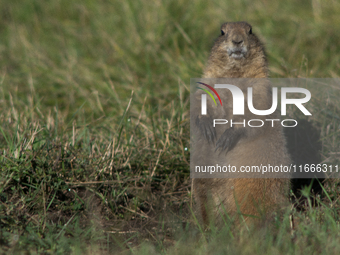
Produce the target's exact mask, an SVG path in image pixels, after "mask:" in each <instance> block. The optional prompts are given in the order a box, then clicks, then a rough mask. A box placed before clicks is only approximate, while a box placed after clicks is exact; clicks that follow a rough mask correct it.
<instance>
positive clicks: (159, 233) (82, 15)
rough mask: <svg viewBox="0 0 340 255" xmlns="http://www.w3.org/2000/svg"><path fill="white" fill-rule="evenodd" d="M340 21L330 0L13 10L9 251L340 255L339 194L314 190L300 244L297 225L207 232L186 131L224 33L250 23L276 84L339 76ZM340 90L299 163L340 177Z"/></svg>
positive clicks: (1, 5) (4, 220)
mask: <svg viewBox="0 0 340 255" xmlns="http://www.w3.org/2000/svg"><path fill="white" fill-rule="evenodd" d="M339 11H340V4H339V3H338V2H337V1H331V0H327V1H322V2H321V1H317V0H312V1H306V0H304V1H300V2H299V3H297V2H296V1H292V0H289V1H285V2H275V3H272V2H270V3H269V2H267V1H258V2H253V1H247V0H245V1H220V0H215V1H212V2H209V4H208V3H207V2H206V1H202V0H194V1H191V2H190V3H188V2H187V1H183V0H180V1H151V2H150V1H149V2H148V1H144V0H137V1H130V0H129V1H116V0H113V1H104V0H102V1H96V2H94V1H90V0H85V1H78V0H74V1H65V0H55V1H50V2H37V1H24V2H22V1H10V2H9V1H1V2H0V14H1V15H0V35H1V42H0V120H1V123H2V124H1V127H0V151H1V154H0V167H1V170H0V228H1V230H0V250H1V252H2V253H14V254H17V253H22V252H26V253H28V254H43V253H44V254H45V253H52V254H64V253H68V254H82V253H85V254H86V253H87V254H101V253H102V254H111V253H113V254H116V253H118V252H121V253H122V254H124V253H126V254H129V253H131V254H149V253H154V254H156V253H160V254H188V253H192V254H193V253H195V254H207V253H208V254H225V253H227V252H228V253H230V254H238V253H242V254H254V253H255V254H257V253H258V254H287V253H291V254H337V253H339V250H340V245H339V244H338V242H337V240H338V239H339V234H338V233H339V208H340V207H339V201H338V197H339V185H338V181H337V180H328V181H326V182H325V183H324V184H323V186H322V188H321V189H323V190H322V192H321V193H319V195H313V192H312V189H314V186H310V187H309V186H307V187H306V188H302V189H303V191H302V192H301V194H302V195H303V197H304V198H306V199H304V200H302V201H301V202H298V201H300V200H299V198H298V197H297V198H296V200H294V201H295V203H296V204H297V205H296V206H295V207H294V208H295V209H293V215H294V217H295V218H297V219H299V221H300V223H299V227H298V228H297V229H296V230H295V233H293V234H292V233H291V231H290V226H289V224H290V221H289V215H288V213H287V215H285V216H284V217H283V218H282V221H281V219H277V220H276V221H275V223H274V224H273V225H271V226H268V227H267V228H265V229H261V230H256V229H250V230H249V231H247V230H242V231H241V230H238V229H237V228H230V226H228V225H226V226H225V229H223V231H217V230H212V231H211V232H209V233H205V232H204V233H201V232H200V230H199V227H198V226H197V225H196V224H195V222H194V220H193V219H192V215H191V213H190V201H191V192H190V182H191V181H190V178H189V146H190V145H189V121H188V118H189V116H188V114H189V112H188V111H189V101H188V99H189V81H190V78H193V77H200V76H201V74H202V68H203V67H204V65H205V63H206V60H207V57H208V53H209V50H210V47H211V46H212V43H213V40H214V38H216V37H217V36H218V34H219V26H220V25H221V23H223V22H225V21H234V20H247V21H248V22H249V23H251V24H252V25H253V31H254V33H256V34H257V35H258V36H259V37H260V38H261V39H262V40H263V41H264V42H265V45H266V49H267V53H268V59H269V65H270V71H271V77H274V78H282V77H320V78H325V77H332V78H338V77H339V72H338V69H339V67H340V45H339V44H338V41H339V39H340V38H339V37H340V35H339V33H338V31H339V29H340V25H339V24H340V18H339V15H338V13H339ZM338 90H339V89H338V88H337V87H334V88H327V89H324V87H322V88H319V90H318V91H315V94H316V95H320V96H319V97H318V98H316V99H315V101H313V102H312V107H313V109H314V110H315V111H316V112H317V114H316V116H315V119H313V120H304V121H305V122H306V123H309V124H310V125H303V126H302V128H301V129H299V130H298V132H300V133H299V134H298V137H302V138H304V139H305V140H303V141H305V142H304V143H302V144H303V147H302V149H301V150H300V151H299V152H297V153H295V154H294V155H295V156H294V155H293V157H295V158H294V159H295V160H296V161H299V160H300V162H305V161H306V160H307V159H310V157H311V156H313V157H314V160H315V161H317V162H327V163H329V164H337V163H339V157H338V153H339V144H340V143H339V124H340V123H339V116H338V115H337V113H338V112H339V107H340V105H339V103H338V101H337V99H336V98H338V97H336V96H335V95H337V93H338ZM312 95H314V94H312ZM325 102H327V103H325ZM307 131H308V132H307ZM306 132H307V133H308V134H311V135H310V136H308V135H306ZM288 136H289V134H288ZM289 137H293V138H294V137H296V135H295V136H294V134H293V135H291V136H289ZM293 138H292V139H291V140H290V144H289V146H290V150H291V151H294V148H296V145H297V144H298V143H299V142H300V143H301V140H296V139H293ZM308 141H309V142H308ZM310 144H312V145H313V146H309V145H310ZM299 148H301V147H299ZM295 193H296V194H298V191H296V192H295ZM297 196H298V195H297ZM315 204H317V205H318V206H315ZM231 225H232V224H231ZM255 237H256V238H255ZM221 244H223V245H221Z"/></svg>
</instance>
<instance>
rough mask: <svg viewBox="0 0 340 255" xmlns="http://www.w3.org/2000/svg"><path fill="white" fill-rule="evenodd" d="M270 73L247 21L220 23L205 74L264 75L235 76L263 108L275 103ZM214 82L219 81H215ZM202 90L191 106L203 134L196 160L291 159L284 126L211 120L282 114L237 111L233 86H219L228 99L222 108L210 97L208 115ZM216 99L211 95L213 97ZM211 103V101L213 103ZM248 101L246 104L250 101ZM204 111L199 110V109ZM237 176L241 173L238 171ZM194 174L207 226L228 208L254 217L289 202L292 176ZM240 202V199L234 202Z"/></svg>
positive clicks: (253, 162) (197, 131) (254, 162)
mask: <svg viewBox="0 0 340 255" xmlns="http://www.w3.org/2000/svg"><path fill="white" fill-rule="evenodd" d="M267 77H268V67H267V60H266V56H265V52H264V48H263V45H262V43H261V42H260V41H259V39H258V38H257V36H256V35H255V34H253V33H252V27H251V25H249V24H248V23H246V22H228V23H225V24H223V25H222V26H221V35H220V36H219V37H218V38H217V40H216V41H215V44H214V46H213V48H212V50H211V53H210V56H209V59H208V63H207V66H206V68H205V70H204V75H203V78H242V79H243V78H262V79H243V80H244V81H242V82H239V80H237V81H235V82H236V83H237V86H238V87H239V88H240V89H241V90H242V92H243V93H244V98H245V99H246V98H247V87H252V91H253V92H252V93H253V105H254V107H255V108H256V109H258V110H267V109H269V108H270V107H271V106H272V87H271V85H270V83H269V81H268V80H267V79H266V78H267ZM210 85H211V86H213V85H214V84H210ZM202 93H204V92H202V91H201V90H198V91H196V93H195V95H194V97H195V98H197V99H198V100H197V105H194V106H192V107H191V113H190V114H191V117H190V118H191V122H192V125H193V128H192V133H193V134H194V135H197V136H199V137H200V139H198V140H197V141H196V143H195V144H194V145H193V146H194V147H193V149H192V151H191V153H192V155H191V160H193V162H198V163H200V162H204V163H205V164H206V165H209V164H212V165H214V164H216V163H218V164H220V165H232V166H236V167H237V169H239V168H240V167H241V166H260V165H268V164H270V165H272V166H280V165H283V166H288V165H290V164H291V160H290V157H289V154H288V151H287V148H286V141H285V137H284V135H283V131H282V127H281V125H274V127H273V126H272V123H271V122H268V121H265V124H264V125H263V126H262V127H260V128H252V127H249V126H243V125H234V126H233V127H231V126H230V125H229V124H226V125H217V126H218V127H217V126H216V128H211V123H212V119H218V118H219V119H221V118H224V119H231V118H232V119H233V120H234V121H235V122H236V121H239V122H240V121H241V120H240V119H238V118H242V119H245V120H246V121H248V120H249V119H280V116H279V114H278V113H277V112H276V111H275V112H274V113H272V114H270V115H268V116H258V115H254V114H252V113H251V112H250V111H249V110H248V108H247V107H245V113H244V116H241V117H238V116H237V117H235V116H233V115H232V106H233V105H232V100H231V98H232V97H231V93H230V91H229V90H227V89H224V90H219V95H220V96H221V99H222V101H223V106H221V107H220V108H218V107H215V108H214V107H213V103H212V102H210V103H209V100H208V107H207V108H208V111H207V115H206V116H201V114H200V113H201V112H200V110H197V108H199V109H201V108H200V107H201V105H200V102H201V101H200V99H201V94H202ZM211 101H212V100H211ZM209 104H211V105H209ZM245 105H246V104H245ZM198 113H199V114H198ZM236 177H237V176H236ZM274 177H276V178H243V177H242V178H194V179H193V182H192V183H193V184H192V192H193V195H194V200H195V211H196V213H197V216H198V217H199V218H200V219H201V220H202V221H203V223H204V224H206V225H208V224H209V222H210V220H211V219H213V220H217V221H219V219H221V215H225V212H227V213H229V214H231V215H236V214H235V213H236V212H238V213H239V214H242V215H243V219H245V220H246V221H248V220H249V218H251V216H255V217H256V216H263V215H265V216H269V214H271V213H272V212H274V211H276V210H277V209H278V208H285V206H286V205H288V204H289V199H288V194H289V186H290V179H289V178H277V175H276V176H274ZM235 201H236V202H235Z"/></svg>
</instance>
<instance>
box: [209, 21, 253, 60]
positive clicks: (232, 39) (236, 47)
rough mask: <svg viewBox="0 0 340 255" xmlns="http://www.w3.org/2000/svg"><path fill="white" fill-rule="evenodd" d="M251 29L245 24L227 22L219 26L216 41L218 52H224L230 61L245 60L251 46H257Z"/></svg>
mask: <svg viewBox="0 0 340 255" xmlns="http://www.w3.org/2000/svg"><path fill="white" fill-rule="evenodd" d="M257 41H258V40H257V38H256V36H255V35H254V34H253V33H252V27H251V25H249V24H248V23H246V22H228V23H224V24H223V25H222V26H221V35H220V37H219V38H218V39H217V40H216V43H215V46H217V47H218V51H219V52H220V53H221V51H222V52H223V51H226V53H227V54H228V56H229V58H230V59H234V60H241V59H244V58H247V57H248V55H249V51H250V48H251V46H252V45H256V44H257Z"/></svg>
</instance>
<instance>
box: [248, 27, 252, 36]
mask: <svg viewBox="0 0 340 255" xmlns="http://www.w3.org/2000/svg"><path fill="white" fill-rule="evenodd" d="M252 33H253V31H252V28H251V27H250V28H249V34H250V35H251V34H252Z"/></svg>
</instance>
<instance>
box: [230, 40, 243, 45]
mask: <svg viewBox="0 0 340 255" xmlns="http://www.w3.org/2000/svg"><path fill="white" fill-rule="evenodd" d="M232 42H233V44H236V45H239V44H241V43H243V40H232Z"/></svg>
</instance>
